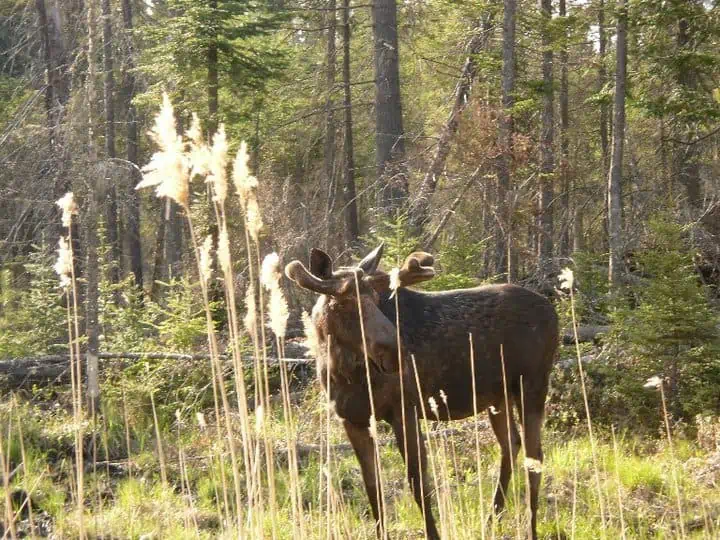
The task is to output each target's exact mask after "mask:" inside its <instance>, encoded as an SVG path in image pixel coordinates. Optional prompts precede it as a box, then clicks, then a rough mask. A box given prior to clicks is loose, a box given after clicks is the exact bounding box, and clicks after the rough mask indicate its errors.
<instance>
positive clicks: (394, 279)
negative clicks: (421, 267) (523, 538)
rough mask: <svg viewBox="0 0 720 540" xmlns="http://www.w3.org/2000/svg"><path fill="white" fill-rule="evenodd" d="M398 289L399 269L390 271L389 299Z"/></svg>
mask: <svg viewBox="0 0 720 540" xmlns="http://www.w3.org/2000/svg"><path fill="white" fill-rule="evenodd" d="M399 287H400V269H399V268H393V269H392V270H390V290H391V291H392V294H391V295H390V298H392V297H393V296H395V293H396V292H397V290H398V288H399Z"/></svg>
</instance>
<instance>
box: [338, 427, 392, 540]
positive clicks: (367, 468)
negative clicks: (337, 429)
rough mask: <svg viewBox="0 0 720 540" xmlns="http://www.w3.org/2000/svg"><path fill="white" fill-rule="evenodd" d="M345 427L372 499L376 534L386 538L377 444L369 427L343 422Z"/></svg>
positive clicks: (368, 493) (366, 488)
mask: <svg viewBox="0 0 720 540" xmlns="http://www.w3.org/2000/svg"><path fill="white" fill-rule="evenodd" d="M343 427H344V428H345V433H346V434H347V437H348V439H349V440H350V444H351V445H352V447H353V450H354V451H355V455H356V456H357V459H358V461H359V462H360V469H361V470H362V476H363V482H364V484H365V491H366V492H367V495H368V499H370V508H371V509H372V514H373V518H375V532H376V534H377V537H378V538H381V539H382V538H385V531H386V528H385V511H384V508H383V505H382V497H381V494H380V489H381V486H380V483H379V482H378V463H377V460H376V454H375V443H374V441H373V438H372V436H371V435H370V432H369V431H368V428H367V426H357V425H355V424H353V423H351V422H348V421H347V420H343Z"/></svg>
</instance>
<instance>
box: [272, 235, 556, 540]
mask: <svg viewBox="0 0 720 540" xmlns="http://www.w3.org/2000/svg"><path fill="white" fill-rule="evenodd" d="M381 254H382V249H381V248H378V249H377V250H375V251H374V252H373V253H371V254H370V255H369V256H368V257H366V258H365V259H364V260H363V261H362V262H361V263H360V265H359V266H358V267H357V268H355V269H351V270H347V269H346V270H339V271H338V272H332V269H331V263H330V261H329V258H328V257H327V256H326V255H325V254H323V253H322V252H319V251H317V250H313V254H312V255H311V266H310V268H311V272H310V273H309V274H310V275H311V276H312V278H315V279H319V280H322V281H323V282H324V283H325V284H326V285H328V287H323V286H320V285H319V283H318V281H315V280H314V279H312V278H310V280H308V279H305V278H306V277H307V276H305V275H304V274H303V271H304V272H307V271H306V270H305V269H304V267H302V268H301V265H300V267H298V264H299V263H297V264H296V263H291V265H295V266H294V267H292V268H291V265H288V269H287V271H286V272H287V274H288V275H289V276H290V277H291V278H292V279H294V280H295V281H296V282H298V283H299V284H300V285H301V286H303V287H305V288H308V289H310V290H315V291H316V292H321V294H323V296H321V297H320V299H319V300H318V302H317V303H316V305H315V307H314V308H313V314H312V321H313V325H314V329H315V332H316V334H317V337H318V341H319V343H318V347H317V349H318V350H317V351H316V356H317V357H318V358H317V361H318V376H319V378H320V381H321V382H322V384H323V386H324V388H325V391H326V392H327V393H328V394H329V396H330V399H331V400H332V401H333V402H334V404H335V411H336V413H337V415H338V416H339V417H340V418H341V419H342V421H343V426H344V427H345V430H346V433H347V435H348V438H349V439H350V442H351V444H352V446H353V449H354V450H355V453H356V455H357V457H358V460H359V462H360V465H361V468H362V472H363V480H364V482H365V487H366V491H367V493H368V497H369V499H370V504H371V508H372V511H373V515H374V517H375V519H376V522H377V531H378V535H382V534H384V530H385V529H384V508H382V501H381V498H380V497H378V489H377V476H376V474H377V472H376V471H377V464H376V463H375V460H376V453H375V450H374V441H373V438H372V435H371V433H370V431H369V429H368V428H369V427H370V416H371V414H372V412H373V409H374V413H375V416H376V418H377V419H378V420H384V421H386V422H388V423H389V424H390V425H391V426H392V428H393V432H394V434H395V438H396V442H397V444H398V447H399V449H400V451H401V453H402V454H403V457H404V458H405V460H406V464H407V473H408V480H409V482H410V485H411V488H412V490H413V494H414V497H415V500H416V501H417V503H418V505H419V506H420V508H421V510H423V508H424V509H425V511H424V516H425V528H426V534H427V535H428V537H430V538H439V537H440V536H439V533H438V531H437V528H436V525H435V520H434V517H433V515H432V511H431V506H432V500H431V494H430V491H431V490H430V489H428V485H427V482H426V480H427V478H426V477H427V474H426V470H425V469H426V464H425V461H426V456H425V447H424V443H422V442H421V437H422V434H421V432H420V425H419V418H421V417H422V416H423V415H425V416H426V417H427V418H428V419H433V420H435V419H439V420H458V419H462V418H467V417H469V416H472V415H473V414H474V413H475V412H476V411H481V410H485V409H491V410H492V413H490V414H489V416H490V422H491V425H492V427H493V430H494V432H495V435H496V437H497V439H498V442H499V444H500V447H501V451H502V459H501V466H500V476H499V480H498V486H497V490H496V493H495V498H494V507H495V511H496V512H500V511H501V510H502V509H503V507H504V504H505V494H506V491H507V487H508V482H509V479H510V475H511V472H512V467H513V462H514V461H515V458H516V456H517V453H518V451H519V448H520V436H519V433H518V430H517V427H516V424H515V420H514V417H513V413H512V409H513V406H514V407H515V408H517V409H518V412H519V415H520V418H521V419H522V420H523V428H524V434H525V443H526V455H527V456H528V457H530V458H533V459H534V460H537V461H539V462H542V448H541V441H540V439H541V429H542V422H543V413H544V407H545V398H546V394H547V388H548V379H549V374H550V371H551V368H552V364H553V361H554V359H555V357H556V354H557V348H558V320H557V315H556V313H555V310H554V308H553V306H552V305H551V304H550V302H549V301H548V300H547V299H546V298H544V297H542V296H540V295H538V294H536V293H534V292H531V291H529V290H527V289H524V288H522V287H518V286H515V285H490V286H485V287H477V288H473V289H461V290H453V291H444V292H420V291H415V290H412V289H407V288H405V285H407V284H412V283H415V282H418V281H422V280H424V279H429V278H430V277H431V274H432V275H434V272H431V269H428V267H422V266H421V265H419V264H418V261H417V259H415V261H412V259H411V257H412V256H411V257H409V258H408V260H407V261H406V264H405V266H404V267H403V270H404V272H405V273H404V275H403V274H402V271H401V278H400V281H401V283H400V287H399V288H397V289H396V290H395V294H396V295H397V298H395V297H394V296H393V294H392V293H393V291H391V290H390V287H389V279H388V277H389V276H388V275H387V274H385V273H384V272H381V271H379V270H378V269H377V266H378V262H379V258H380V256H381ZM425 257H426V258H425V260H426V261H427V260H428V257H429V256H427V255H426V254H425ZM429 260H431V258H430V259H429ZM409 262H414V264H409ZM423 270H424V271H423ZM403 278H404V279H403ZM318 289H319V290H318ZM361 317H362V319H361ZM361 320H362V324H361ZM396 324H399V326H396ZM398 329H399V332H398ZM398 333H399V339H398ZM363 336H364V338H363ZM398 344H399V348H398ZM366 355H367V358H368V361H369V368H368V367H366V365H365V357H366ZM473 373H474V375H475V378H474V383H473V377H472V375H473ZM368 374H369V378H370V384H371V390H372V392H370V391H369V389H368ZM328 381H329V387H328V385H327V383H328ZM418 386H419V389H418ZM401 389H402V394H401ZM473 390H474V392H473ZM371 394H372V399H373V405H374V408H371V405H370V399H371V398H370V395H371ZM443 396H444V398H443ZM431 397H432V398H434V400H435V402H436V404H437V406H436V407H434V410H432V408H431V407H430V405H429V398H431ZM506 398H507V399H506ZM403 404H404V406H405V410H404V411H403ZM508 413H509V416H508ZM529 478H530V501H531V510H532V519H531V533H532V536H533V538H535V537H536V533H535V524H536V510H537V499H538V489H539V483H540V471H539V470H537V469H536V470H529Z"/></svg>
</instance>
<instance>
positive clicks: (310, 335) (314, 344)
mask: <svg viewBox="0 0 720 540" xmlns="http://www.w3.org/2000/svg"><path fill="white" fill-rule="evenodd" d="M301 319H302V323H303V329H304V330H305V341H306V343H307V346H308V349H309V350H310V354H311V355H312V356H313V358H320V357H321V356H320V355H321V354H322V352H323V349H322V347H321V346H320V339H319V337H318V334H317V329H316V328H315V325H314V324H313V322H312V319H311V318H310V315H309V314H308V312H307V311H303V312H302V315H301Z"/></svg>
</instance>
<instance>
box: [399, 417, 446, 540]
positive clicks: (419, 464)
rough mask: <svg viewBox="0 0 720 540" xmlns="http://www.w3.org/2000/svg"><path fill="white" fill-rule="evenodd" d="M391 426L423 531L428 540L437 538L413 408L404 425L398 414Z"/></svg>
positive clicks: (422, 452) (423, 457)
mask: <svg viewBox="0 0 720 540" xmlns="http://www.w3.org/2000/svg"><path fill="white" fill-rule="evenodd" d="M392 427H393V432H394V433H395V441H396V442H397V445H398V447H399V448H400V453H401V454H402V456H403V459H404V460H405V463H406V466H407V477H408V482H409V483H410V488H411V489H412V492H413V496H414V497H415V502H416V503H417V505H418V506H419V507H420V511H421V512H422V513H423V516H424V518H425V533H426V534H427V537H428V538H429V539H430V540H439V539H440V534H439V533H438V531H437V527H436V526H435V518H434V517H433V513H432V496H431V494H430V489H429V488H428V484H427V482H426V481H425V479H426V478H427V458H426V455H425V454H426V452H425V441H424V440H423V436H422V430H421V429H420V423H419V421H418V417H417V414H416V413H415V410H414V409H413V410H412V411H406V413H405V425H403V419H402V416H400V418H396V419H393V423H392Z"/></svg>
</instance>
